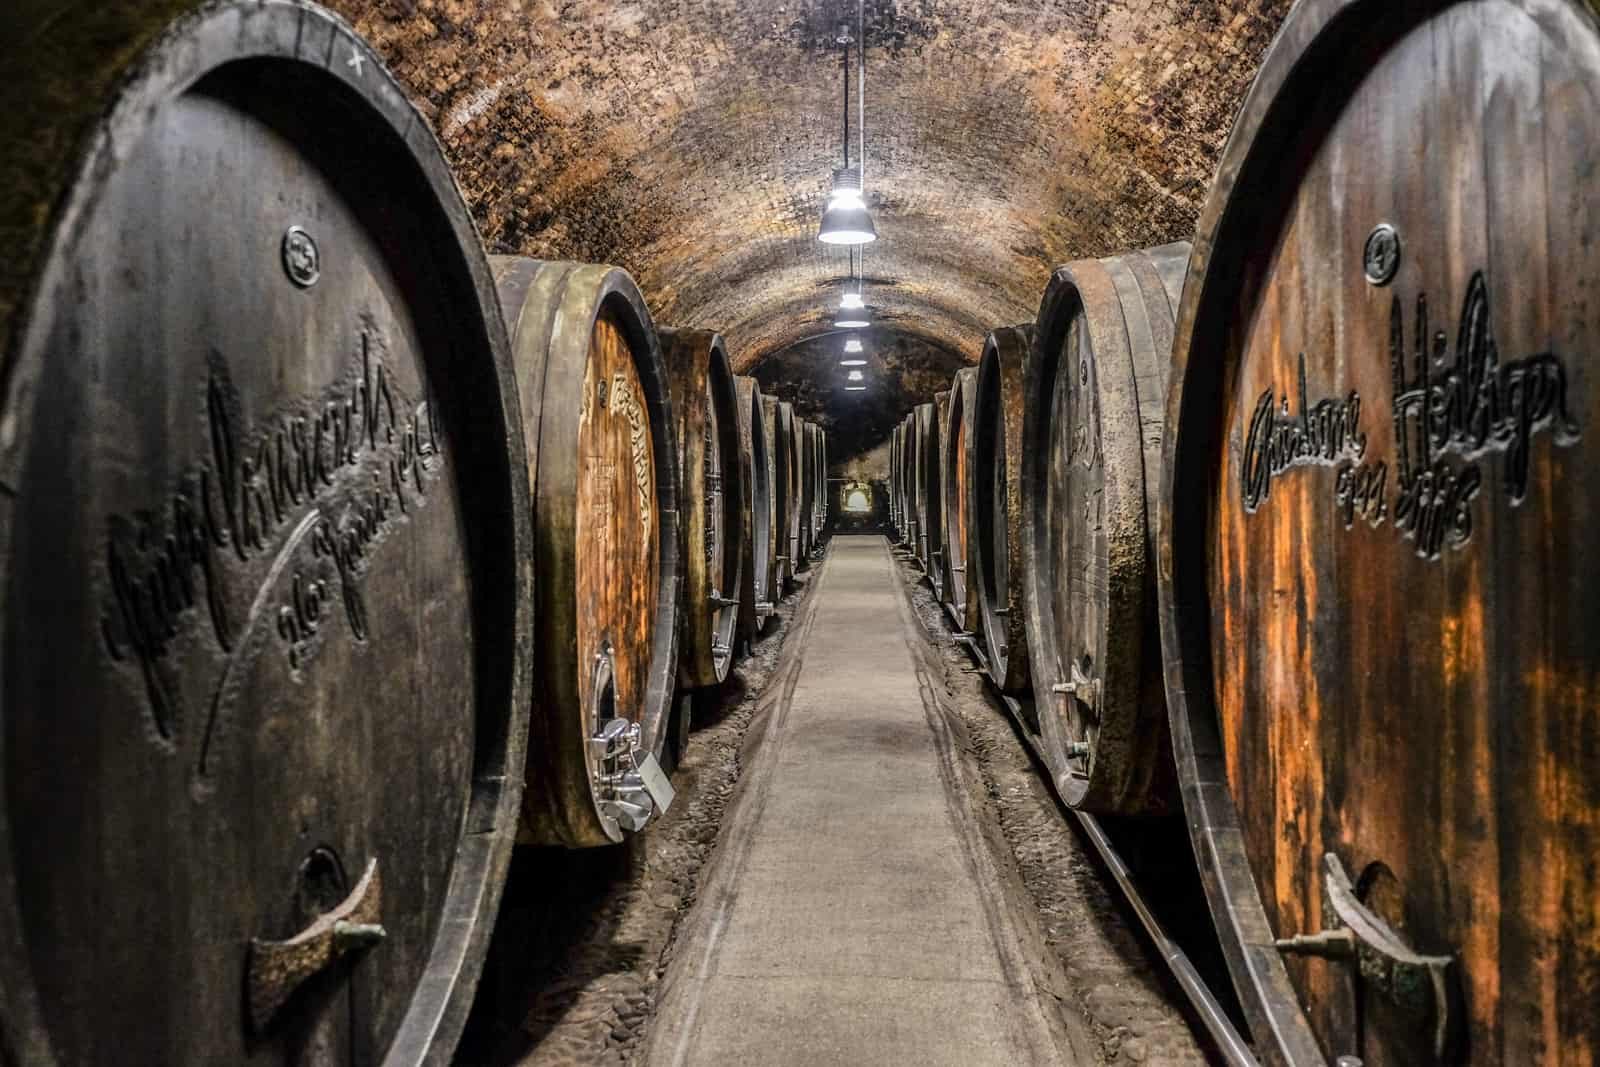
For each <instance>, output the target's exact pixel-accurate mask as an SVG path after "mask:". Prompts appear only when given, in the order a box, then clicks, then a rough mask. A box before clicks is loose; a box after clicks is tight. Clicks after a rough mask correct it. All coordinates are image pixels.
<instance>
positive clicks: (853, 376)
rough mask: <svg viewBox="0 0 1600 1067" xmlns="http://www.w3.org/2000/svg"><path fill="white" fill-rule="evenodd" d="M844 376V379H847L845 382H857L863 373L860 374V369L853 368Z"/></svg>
mask: <svg viewBox="0 0 1600 1067" xmlns="http://www.w3.org/2000/svg"><path fill="white" fill-rule="evenodd" d="M844 377H845V381H847V382H859V381H861V379H862V377H863V375H862V373H861V372H860V371H858V370H853V371H851V372H850V373H849V374H846V375H845V376H844Z"/></svg>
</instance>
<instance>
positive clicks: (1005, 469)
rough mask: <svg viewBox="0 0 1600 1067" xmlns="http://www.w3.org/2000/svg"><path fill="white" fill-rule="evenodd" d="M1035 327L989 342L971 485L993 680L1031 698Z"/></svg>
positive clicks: (977, 402)
mask: <svg viewBox="0 0 1600 1067" xmlns="http://www.w3.org/2000/svg"><path fill="white" fill-rule="evenodd" d="M1032 345H1033V325H1032V324H1031V323H1029V324H1025V325H1020V326H1008V327H1001V328H999V329H996V330H994V331H993V332H991V333H990V334H989V336H988V337H987V338H985V340H984V346H983V355H982V357H981V358H980V359H979V361H978V377H977V380H976V382H975V383H974V393H973V423H972V436H973V450H974V452H975V454H976V455H975V459H974V470H975V471H976V472H977V474H976V476H975V477H973V478H972V479H971V480H969V481H968V483H967V491H968V494H969V499H968V501H967V509H968V513H969V514H970V515H971V516H972V539H971V541H970V542H969V543H968V546H967V553H968V560H967V567H968V568H969V570H970V571H971V572H972V574H973V577H974V581H975V583H976V592H977V598H978V621H979V626H980V629H979V634H980V636H981V637H982V638H983V642H984V649H985V652H986V654H987V658H988V663H989V677H990V679H991V680H992V681H993V682H994V684H995V685H996V686H998V687H999V688H1000V689H1001V691H1002V692H1006V693H1011V694H1028V695H1032V684H1033V683H1032V676H1031V673H1030V671H1029V668H1028V638H1027V631H1026V628H1025V626H1024V622H1025V614H1024V609H1023V578H1024V576H1025V573H1026V572H1025V571H1024V569H1023V567H1022V558H1023V556H1022V523H1023V515H1024V504H1025V499H1026V497H1025V493H1024V490H1023V486H1022V464H1021V462H1020V460H1021V456H1022V412H1023V387H1024V382H1025V378H1026V372H1027V364H1028V353H1029V350H1030V348H1031V347H1032Z"/></svg>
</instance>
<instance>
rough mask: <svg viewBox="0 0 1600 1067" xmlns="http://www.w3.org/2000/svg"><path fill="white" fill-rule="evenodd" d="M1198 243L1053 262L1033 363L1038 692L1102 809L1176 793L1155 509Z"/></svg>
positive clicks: (1055, 752) (1076, 775)
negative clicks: (1178, 309) (1181, 313)
mask: <svg viewBox="0 0 1600 1067" xmlns="http://www.w3.org/2000/svg"><path fill="white" fill-rule="evenodd" d="M1188 253H1189V246H1188V245H1187V244H1186V243H1179V244H1175V245H1166V246H1163V247H1161V248H1155V249H1150V250H1148V251H1145V252H1133V253H1129V254H1127V255H1124V256H1119V257H1114V258H1108V259H1101V260H1085V261H1080V262H1077V263H1071V264H1068V265H1067V266H1064V267H1061V268H1058V269H1057V270H1056V272H1055V274H1054V275H1053V276H1052V277H1051V280H1050V284H1049V285H1048V286H1047V287H1046V289H1045V294H1044V298H1043V300H1042V302H1041V303H1040V306H1039V315H1038V320H1037V326H1036V328H1035V334H1034V347H1033V351H1032V353H1031V355H1030V359H1029V364H1028V377H1027V380H1026V385H1025V394H1024V402H1025V411H1024V416H1023V435H1022V455H1023V460H1022V483H1023V486H1024V490H1023V492H1024V496H1025V501H1024V507H1025V509H1026V517H1025V521H1024V524H1023V529H1022V550H1023V566H1024V569H1025V570H1026V571H1027V573H1028V578H1027V580H1026V582H1025V585H1024V596H1023V603H1024V610H1025V611H1026V613H1027V624H1028V625H1027V632H1028V656H1029V663H1030V665H1031V668H1032V673H1033V691H1034V704H1035V708H1036V709H1037V711H1038V716H1039V721H1040V727H1041V733H1042V737H1043V741H1044V746H1045V751H1046V754H1047V757H1048V759H1047V762H1049V763H1050V765H1051V767H1050V769H1051V772H1052V774H1053V775H1054V776H1055V779H1056V788H1057V790H1058V791H1059V792H1060V794H1061V797H1062V799H1063V800H1064V801H1065V802H1066V803H1067V804H1069V805H1071V806H1072V807H1081V808H1084V809H1086V810H1091V811H1097V812H1103V813H1116V814H1155V813H1161V812H1165V811H1168V810H1171V809H1172V808H1174V807H1176V804H1177V799H1178V798H1177V796H1176V795H1175V775H1174V771H1173V768H1172V759H1171V746H1170V742H1169V739H1168V733H1167V722H1166V720H1167V715H1166V711H1167V709H1166V698H1165V693H1164V691H1163V687H1162V680H1161V659H1160V652H1159V646H1160V635H1159V630H1158V627H1157V623H1156V617H1155V603H1156V594H1155V573H1154V568H1153V565H1152V563H1153V558H1154V557H1153V553H1152V548H1153V541H1152V538H1153V523H1151V522H1147V521H1146V515H1147V508H1148V507H1149V505H1150V504H1153V502H1154V494H1155V492H1156V485H1155V484H1152V483H1157V482H1158V479H1157V478H1156V477H1155V476H1154V472H1156V471H1158V470H1159V469H1160V468H1159V450H1160V444H1161V424H1162V416H1163V411H1164V405H1165V400H1166V397H1165V389H1164V384H1165V382H1164V380H1165V370H1164V368H1165V366H1166V365H1167V364H1168V363H1169V362H1170V359H1171V351H1172V321H1173V308H1172V304H1171V299H1170V297H1169V292H1170V291H1176V290H1178V289H1180V288H1181V286H1182V278H1183V271H1184V267H1185V265H1186V264H1187V262H1188ZM1135 263H1138V264H1140V269H1139V270H1138V271H1135V269H1134V264H1135ZM1163 279H1165V281H1163ZM1147 463H1148V464H1149V469H1150V471H1151V472H1152V476H1151V477H1150V478H1148V479H1147V478H1146V477H1145V469H1146V464H1147ZM1147 492H1148V494H1149V498H1148V499H1147ZM1148 514H1150V515H1152V516H1153V514H1154V513H1153V512H1148ZM1069 687H1070V689H1069Z"/></svg>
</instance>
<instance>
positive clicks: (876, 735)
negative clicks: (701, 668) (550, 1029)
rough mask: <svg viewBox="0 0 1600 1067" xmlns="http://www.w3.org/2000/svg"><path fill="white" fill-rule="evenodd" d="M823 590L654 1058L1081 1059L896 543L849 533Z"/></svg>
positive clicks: (776, 699)
mask: <svg viewBox="0 0 1600 1067" xmlns="http://www.w3.org/2000/svg"><path fill="white" fill-rule="evenodd" d="M817 580H818V581H820V587H819V588H816V589H814V590H813V591H812V592H811V594H810V596H811V600H810V602H809V603H807V605H806V606H805V607H804V608H803V609H802V610H803V613H804V614H805V619H804V621H803V622H802V624H801V625H800V626H799V627H797V628H796V630H795V632H794V633H793V634H792V635H791V637H790V638H789V640H790V642H791V643H793V647H786V648H785V650H784V656H785V659H786V660H787V661H788V667H787V669H786V670H783V669H780V671H778V672H777V673H776V674H775V676H774V678H773V680H772V682H771V684H770V685H769V688H768V691H767V693H766V694H764V696H763V701H764V702H767V703H768V704H769V706H768V707H766V708H764V709H763V712H762V716H761V717H760V718H758V719H757V721H756V723H755V724H754V725H753V726H752V727H751V735H752V736H751V738H750V739H749V740H747V742H746V746H747V750H746V753H745V757H744V769H743V773H742V776H741V779H740V785H739V789H740V792H739V794H738V795H737V797H736V798H735V800H734V803H733V805H732V806H731V807H730V811H729V815H728V818H727V820H726V821H725V823H724V827H723V831H722V837H721V839H720V841H719V843H718V847H717V854H716V855H715V857H714V858H713V860H712V864H711V867H710V868H708V873H707V877H706V880H705V884H704V888H703V889H702V891H701V894H700V897H699V899H698V900H697V903H696V905H695V908H694V910H693V911H692V912H691V913H690V915H689V917H688V918H687V919H686V921H685V924H684V928H683V932H682V935H681V936H680V940H679V943H678V944H677V946H676V948H675V950H674V953H673V958H672V964H671V966H670V967H669V969H668V972H667V974H666V976H665V979H664V985H663V990H664V992H663V997H662V1000H661V1004H660V1007H659V1009H658V1012H657V1015H656V1020H655V1023H654V1025H653V1026H652V1028H651V1035H650V1039H649V1046H648V1048H647V1051H646V1056H645V1062H647V1063H649V1064H652V1065H660V1067H668V1065H671V1067H678V1065H683V1064H795V1065H801V1064H804V1065H807V1067H813V1065H818V1064H915V1065H917V1067H931V1065H934V1064H950V1065H953V1067H954V1065H959V1067H979V1065H984V1064H1007V1065H1011V1064H1034V1063H1039V1064H1045V1063H1062V1062H1063V1060H1062V1054H1061V1053H1059V1052H1058V1051H1057V1041H1056V1040H1055V1039H1054V1037H1053V1036H1052V1021H1051V1019H1049V1018H1048V1017H1047V1013H1046V1011H1045V1010H1042V1009H1041V1007H1040V1001H1041V998H1040V997H1039V995H1038V993H1037V991H1036V989H1035V987H1034V982H1033V978H1032V975H1031V973H1030V971H1029V968H1028V965H1027V962H1026V960H1027V954H1026V953H1025V952H1024V951H1023V950H1022V948H1021V947H1020V946H1019V944H1018V935H1017V933H1016V930H1015V928H1014V925H1013V923H1012V920H1011V919H1010V917H1009V915H1008V912H1007V909H1006V906H1005V905H1004V903H1003V901H1004V897H1005V894H1004V893H1003V892H1002V891H1001V889H1000V887H999V880H998V875H997V874H996V871H995V868H994V867H993V864H992V861H991V859H990V855H989V852H988V850H987V848H986V847H985V845H984V843H983V840H982V837H981V830H980V829H979V828H978V827H977V826H976V825H975V822H976V820H975V819H974V818H973V816H972V811H971V808H970V803H971V801H970V799H969V795H968V792H967V791H966V790H965V789H963V788H961V787H960V786H959V784H958V776H957V774H956V772H955V771H954V769H953V767H954V765H953V762H952V755H951V751H950V743H949V735H948V733H947V732H946V728H945V725H944V720H943V718H942V717H941V715H940V714H939V712H938V711H937V709H936V706H935V705H933V703H932V697H931V691H930V690H929V689H928V682H927V678H926V676H925V674H924V672H923V671H922V669H921V660H920V659H919V658H918V657H917V656H915V655H914V654H913V650H914V649H915V648H917V647H918V645H917V644H916V643H915V642H916V641H918V640H920V638H918V637H917V636H916V634H915V631H913V630H912V629H911V627H913V626H916V625H917V624H916V622H915V621H914V620H913V619H912V618H911V616H910V614H909V609H908V607H907V606H906V604H905V600H904V594H903V593H902V591H901V589H900V588H899V584H898V583H899V579H898V577H897V576H896V574H895V570H894V565H893V563H892V560H891V559H890V556H889V550H888V546H887V544H886V543H885V541H884V540H883V539H882V538H881V537H877V536H870V537H867V536H852V537H843V536H841V537H837V538H835V539H834V541H833V543H832V548H831V550H830V555H829V558H828V561H827V562H826V563H825V564H824V565H823V567H822V573H821V575H820V578H819V579H817ZM1051 1010H1052V1011H1053V1009H1051Z"/></svg>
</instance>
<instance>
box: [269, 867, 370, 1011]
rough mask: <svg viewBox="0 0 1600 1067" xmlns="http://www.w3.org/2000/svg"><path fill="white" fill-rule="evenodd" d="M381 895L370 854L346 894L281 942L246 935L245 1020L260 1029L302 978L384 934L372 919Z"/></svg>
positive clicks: (367, 945)
mask: <svg viewBox="0 0 1600 1067" xmlns="http://www.w3.org/2000/svg"><path fill="white" fill-rule="evenodd" d="M382 898H383V892H382V884H381V882H380V880H379V878H378V861H377V859H376V858H373V859H372V860H371V861H370V862H369V863H368V864H367V870H366V873H365V874H363V875H362V876H361V881H359V882H357V883H356V887H355V888H354V889H352V890H351V891H350V895H349V896H347V897H345V898H344V900H343V901H341V902H340V904H339V905H338V907H336V908H334V909H333V910H332V911H328V912H324V913H323V914H322V915H319V916H318V917H317V920H316V921H315V922H313V923H312V924H311V925H310V926H308V927H306V928H305V929H304V930H302V931H300V932H299V933H298V934H295V935H294V936H293V937H291V938H289V939H288V940H287V941H266V940H263V939H261V938H251V939H250V966H249V999H250V1025H251V1026H252V1027H253V1028H254V1029H255V1030H256V1032H257V1033H260V1032H261V1031H262V1030H264V1029H266V1026H267V1024H268V1023H270V1022H271V1021H272V1017H273V1016H274V1015H276V1014H277V1012H278V1009H279V1008H281V1007H283V1004H284V1002H285V1001H286V1000H288V999H289V997H290V995H291V994H293V993H294V991H295V990H296V989H298V988H299V987H300V985H301V984H302V983H304V982H305V981H306V979H308V978H310V977H311V976H312V975H315V974H319V973H320V972H322V971H325V970H327V969H328V968H329V967H331V966H333V964H334V963H336V962H337V961H338V960H340V959H342V958H343V957H345V956H346V955H348V954H350V953H351V952H355V951H357V950H359V949H364V948H368V947H370V946H372V945H375V944H377V943H378V942H379V941H382V940H383V939H384V937H385V936H386V931H385V930H384V928H383V927H382V926H380V925H379V924H378V908H379V904H380V903H381V901H382Z"/></svg>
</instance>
